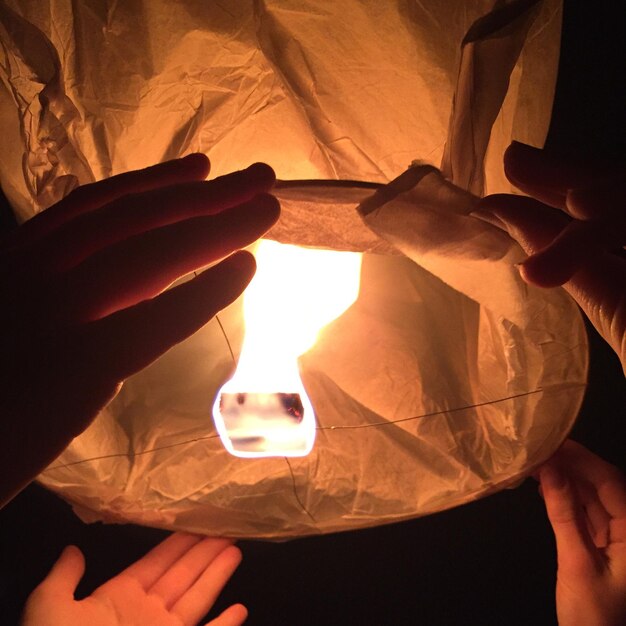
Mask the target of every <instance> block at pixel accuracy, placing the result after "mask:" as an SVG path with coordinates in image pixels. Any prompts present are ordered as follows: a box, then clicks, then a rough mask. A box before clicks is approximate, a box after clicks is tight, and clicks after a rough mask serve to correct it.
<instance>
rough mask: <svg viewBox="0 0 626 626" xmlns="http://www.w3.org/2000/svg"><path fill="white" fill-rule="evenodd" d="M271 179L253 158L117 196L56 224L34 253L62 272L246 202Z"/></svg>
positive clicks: (265, 167) (49, 267) (269, 171)
mask: <svg viewBox="0 0 626 626" xmlns="http://www.w3.org/2000/svg"><path fill="white" fill-rule="evenodd" d="M274 180H275V176H274V171H273V170H272V168H271V167H269V166H268V165H265V164H264V163H256V164H254V165H252V166H250V167H249V168H247V169H245V170H243V171H240V172H233V173H231V174H227V175H225V176H220V177H219V178H216V179H214V180H211V181H193V182H186V183H181V184H177V185H171V186H169V187H161V188H158V189H153V190H149V191H146V192H144V193H133V194H130V195H126V196H122V197H120V198H118V199H117V200H115V201H114V202H111V203H109V204H106V205H104V206H102V207H100V208H99V209H97V210H95V211H91V212H89V213H85V214H83V215H80V216H79V217H77V218H76V219H74V220H72V221H70V222H69V223H67V224H65V225H64V226H63V227H62V228H59V229H58V230H57V231H56V232H55V233H54V235H53V236H51V237H49V238H48V239H47V240H46V242H45V243H44V244H43V246H39V247H38V250H37V257H38V259H39V260H40V263H41V264H42V265H43V266H44V267H46V269H47V271H48V272H54V271H62V270H65V269H68V268H70V267H74V266H76V265H77V264H79V263H80V262H81V261H83V260H84V259H85V258H87V257H88V256H90V255H92V254H94V253H96V252H97V251H99V250H102V249H104V248H106V247H108V246H111V245H113V244H115V243H117V242H119V241H122V240H124V239H128V238H130V237H133V236H135V235H139V234H141V233H144V232H147V231H150V230H154V229H157V228H161V227H163V226H167V225H169V224H173V223H176V222H180V221H183V220H185V219H190V218H193V217H199V216H206V215H215V214H217V213H219V212H220V211H223V210H225V209H228V208H231V207H234V206H237V205H240V204H242V203H245V202H248V201H250V200H251V199H252V198H254V197H256V196H258V195H259V194H261V193H263V192H266V191H268V190H269V189H270V188H271V186H272V185H273V183H274Z"/></svg>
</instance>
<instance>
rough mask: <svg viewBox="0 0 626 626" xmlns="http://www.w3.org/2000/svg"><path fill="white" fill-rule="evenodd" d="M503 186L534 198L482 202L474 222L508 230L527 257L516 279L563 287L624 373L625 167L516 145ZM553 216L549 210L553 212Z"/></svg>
mask: <svg viewBox="0 0 626 626" xmlns="http://www.w3.org/2000/svg"><path fill="white" fill-rule="evenodd" d="M504 163H505V171H506V174H507V176H508V178H509V180H510V181H511V182H512V183H513V184H514V185H516V186H517V187H519V189H521V190H522V191H524V192H525V193H527V194H529V195H530V196H532V198H528V197H525V196H519V195H507V194H498V195H493V196H488V197H486V198H484V199H483V200H482V201H481V202H480V204H479V205H478V208H477V210H476V212H475V213H473V215H475V216H476V217H478V218H480V219H483V220H485V221H488V222H490V223H492V224H494V225H497V226H499V227H500V228H503V229H504V230H507V231H508V233H509V234H510V235H511V237H513V238H514V239H515V240H516V241H518V243H519V244H520V245H521V246H522V248H524V250H525V251H526V252H527V253H528V254H529V257H528V259H527V260H526V261H525V262H524V263H523V264H522V266H521V268H520V271H521V274H522V277H523V278H524V279H525V280H526V281H527V282H529V283H532V284H535V285H539V286H541V287H552V286H556V285H563V287H564V288H565V289H566V290H567V291H568V292H569V293H570V294H571V295H572V297H573V298H574V299H575V300H576V302H578V304H579V305H580V307H581V308H582V309H583V311H584V312H585V313H586V314H587V316H588V317H589V319H590V320H591V322H592V324H593V325H594V326H595V327H596V329H597V330H598V332H599V333H600V334H601V335H602V336H603V337H604V338H605V339H606V340H607V341H608V343H609V344H610V345H611V347H612V348H613V349H614V350H615V352H617V354H618V356H619V357H620V359H621V361H622V366H623V367H624V370H625V371H626V258H624V257H623V256H619V255H618V254H615V251H617V250H619V249H620V248H621V247H622V246H623V245H624V244H625V243H626V164H624V163H620V164H607V163H599V162H584V161H581V160H574V159H572V158H569V159H567V158H559V157H556V156H554V155H552V154H550V153H548V152H545V151H542V150H538V149H536V148H531V147H530V146H526V145H524V144H520V143H517V142H514V143H513V144H512V145H511V146H510V147H509V148H508V150H507V152H506V154H505V161H504ZM552 207H554V208H556V209H558V210H554V208H552Z"/></svg>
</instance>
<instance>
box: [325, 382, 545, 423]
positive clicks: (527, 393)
mask: <svg viewBox="0 0 626 626" xmlns="http://www.w3.org/2000/svg"><path fill="white" fill-rule="evenodd" d="M542 391H544V390H543V389H542V388H541V387H539V388H538V389H533V390H532V391H525V392H524V393H517V394H515V395H512V396H507V397H506V398H500V399H499V400H487V401H485V402H478V403H477V404H467V405H466V406H460V407H456V408H454V409H443V410H441V411H433V412H432V413H424V414H422V415H414V416H413V417H401V418H400V419H397V420H387V421H384V422H374V423H373V424H355V425H353V426H350V425H346V426H320V427H318V428H317V429H316V430H346V429H356V428H371V427H372V426H389V425H391V424H399V423H401V422H410V421H412V420H416V419H422V418H423V417H434V416H436V415H444V414H445V413H457V412H459V411H467V410H468V409H476V408H478V407H481V406H488V405H490V404H498V403H499V402H506V401H508V400H515V398H523V397H525V396H532V395H533V394H535V393H541V392H542Z"/></svg>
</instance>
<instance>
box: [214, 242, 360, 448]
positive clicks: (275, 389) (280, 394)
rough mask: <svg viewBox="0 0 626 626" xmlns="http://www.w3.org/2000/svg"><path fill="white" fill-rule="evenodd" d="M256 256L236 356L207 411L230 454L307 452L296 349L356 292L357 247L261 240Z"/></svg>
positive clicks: (311, 428) (310, 433)
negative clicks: (318, 246) (229, 374)
mask: <svg viewBox="0 0 626 626" xmlns="http://www.w3.org/2000/svg"><path fill="white" fill-rule="evenodd" d="M255 256H256V262H257V271H256V274H255V276H254V279H253V280H252V282H251V283H250V285H249V286H248V288H247V289H246V292H245V294H244V320H245V338H244V342H243V347H242V351H241V356H240V358H239V363H238V365H237V370H236V371H235V374H234V376H233V377H232V378H231V379H230V380H229V381H228V382H226V384H225V385H224V386H223V387H222V388H221V389H220V391H219V393H218V394H217V398H216V400H215V404H214V406H213V418H214V420H215V425H216V427H217V430H218V433H219V435H220V437H221V439H222V442H223V444H224V446H225V447H226V449H227V450H228V451H229V452H230V453H231V454H234V455H235V456H241V457H263V456H305V455H306V454H308V453H309V452H310V451H311V448H312V447H313V442H314V440H315V414H314V412H313V407H312V406H311V402H310V400H309V398H308V396H307V394H306V391H305V390H304V386H303V384H302V380H301V379H300V373H299V370H298V357H299V356H300V355H301V354H303V353H304V352H306V351H307V350H309V349H310V348H311V346H313V344H314V343H315V341H316V339H317V336H318V333H319V331H320V330H321V328H322V327H323V326H325V325H326V324H328V323H330V322H331V321H332V320H334V319H336V318H337V317H339V315H341V314H342V313H343V312H344V311H345V310H346V309H347V308H348V307H349V306H350V305H351V304H352V303H353V302H354V301H355V300H356V298H357V295H358V291H359V279H360V270H361V255H360V254H358V253H354V252H335V251H329V250H313V249H307V248H301V247H299V246H291V245H285V244H279V243H276V242H274V241H266V240H262V241H260V242H259V244H258V247H257V250H256V253H255Z"/></svg>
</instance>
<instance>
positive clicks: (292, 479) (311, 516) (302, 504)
mask: <svg viewBox="0 0 626 626" xmlns="http://www.w3.org/2000/svg"><path fill="white" fill-rule="evenodd" d="M283 458H284V459H285V461H286V462H287V467H288V468H289V473H290V474H291V486H292V487H293V495H294V496H295V497H296V500H297V501H298V504H299V505H300V507H301V508H302V510H303V511H304V512H305V513H306V514H307V515H308V516H309V517H310V518H311V520H312V521H313V522H316V523H317V520H316V519H315V518H314V517H313V515H312V514H311V513H310V512H309V510H308V509H307V508H306V507H305V506H304V503H303V502H302V500H300V496H299V495H298V488H297V486H296V476H295V474H294V473H293V468H292V467H291V463H290V461H289V458H288V457H286V456H285V457H283Z"/></svg>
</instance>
